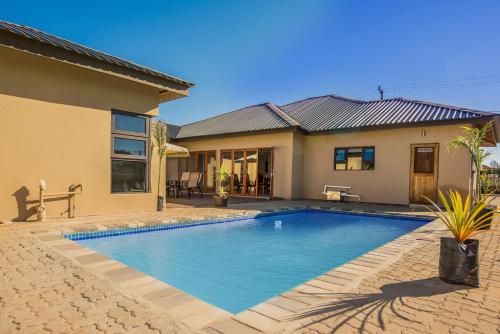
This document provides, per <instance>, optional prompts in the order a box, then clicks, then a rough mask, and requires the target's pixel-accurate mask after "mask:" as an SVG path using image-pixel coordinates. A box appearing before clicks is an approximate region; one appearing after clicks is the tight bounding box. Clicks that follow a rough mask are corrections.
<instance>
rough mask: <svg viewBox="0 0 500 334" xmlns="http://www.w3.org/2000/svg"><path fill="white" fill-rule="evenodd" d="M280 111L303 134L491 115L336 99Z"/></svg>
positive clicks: (311, 100)
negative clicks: (297, 123) (290, 118)
mask: <svg viewBox="0 0 500 334" xmlns="http://www.w3.org/2000/svg"><path fill="white" fill-rule="evenodd" d="M281 109H282V110H283V111H284V112H286V113H287V114H288V115H290V116H291V117H292V118H294V119H296V120H297V121H298V122H299V123H300V126H301V127H302V128H303V129H304V130H306V131H310V132H314V131H325V130H338V129H349V128H361V127H372V126H382V125H384V126H387V125H402V124H412V123H423V122H434V121H451V120H462V119H463V120H465V119H474V118H478V117H482V116H491V115H493V114H492V113H486V112H482V111H478V110H472V109H467V108H462V107H454V106H448V105H443V104H438V103H433V102H423V101H417V100H409V99H405V98H394V99H387V100H382V101H380V100H377V101H359V100H353V99H349V98H345V97H340V96H337V95H327V96H320V97H314V98H309V99H305V100H302V101H298V102H294V103H290V104H287V105H284V106H281Z"/></svg>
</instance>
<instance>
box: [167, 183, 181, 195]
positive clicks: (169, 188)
mask: <svg viewBox="0 0 500 334" xmlns="http://www.w3.org/2000/svg"><path fill="white" fill-rule="evenodd" d="M178 184H179V181H177V180H168V182H167V196H168V197H170V193H171V192H172V194H173V196H174V197H177V190H178Z"/></svg>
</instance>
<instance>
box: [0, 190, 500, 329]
mask: <svg viewBox="0 0 500 334" xmlns="http://www.w3.org/2000/svg"><path fill="white" fill-rule="evenodd" d="M210 201H211V198H209V199H203V200H198V199H189V200H186V199H179V200H178V201H175V202H174V203H172V202H170V201H169V203H168V205H167V209H166V211H164V212H161V213H156V212H153V213H142V214H127V215H116V216H96V217H85V218H77V219H75V220H68V219H61V220H49V221H48V222H47V223H26V224H19V223H17V224H0V245H1V246H0V277H1V278H2V284H1V287H0V328H2V330H3V331H5V332H7V333H15V332H22V333H30V332H36V333H40V332H52V333H62V332H72V333H75V332H77V333H93V332H95V333H97V332H99V333H100V332H105V333H122V332H131V333H132V332H133V333H148V332H151V333H188V332H199V331H200V330H198V329H195V328H193V327H192V326H190V323H189V322H188V323H186V321H185V320H184V321H180V320H178V319H177V318H176V313H172V309H173V308H172V307H171V305H170V306H164V307H163V308H162V307H158V306H156V305H155V304H154V303H152V302H150V301H149V300H148V299H147V298H138V297H136V296H134V295H133V294H131V293H129V292H127V290H126V289H125V288H124V287H126V286H127V285H128V286H132V287H134V289H136V290H137V289H138V285H137V284H139V283H135V284H136V285H134V282H133V279H130V277H129V278H127V277H123V274H121V275H122V277H120V273H117V274H116V275H111V276H109V278H103V277H100V276H98V275H95V274H94V273H93V272H92V271H91V270H89V269H88V266H83V265H81V264H79V263H77V262H76V261H72V260H70V259H68V258H67V257H65V256H62V255H61V254H59V253H58V252H55V251H53V249H52V248H50V247H47V246H46V244H47V239H48V240H49V241H48V242H50V235H51V234H52V235H53V232H54V231H61V230H65V231H92V230H98V229H106V228H116V227H129V226H140V225H153V224H158V223H165V222H175V221H177V220H185V219H197V218H200V217H220V216H229V215H235V214H241V213H242V212H247V213H251V212H255V211H260V210H272V209H283V208H293V207H297V206H322V207H336V208H337V207H342V208H343V209H350V210H363V211H377V212H380V211H383V212H399V213H410V212H412V211H411V210H410V209H409V208H408V207H405V206H386V205H374V204H364V203H344V204H332V205H330V204H328V203H326V202H321V201H259V200H246V199H243V200H236V199H235V200H234V201H232V203H231V204H230V206H229V207H228V208H225V209H215V208H211V207H209V206H210V205H211V203H210ZM412 213H413V212H412ZM420 214H425V212H420ZM427 226H428V227H429V228H428V229H427V230H426V232H425V233H424V232H421V233H420V234H417V235H416V236H415V237H412V238H411V239H412V240H411V242H412V244H411V245H409V244H406V245H405V243H404V242H400V246H398V248H399V249H395V248H394V247H393V246H391V247H390V248H387V247H386V248H384V249H382V250H378V253H379V254H373V255H371V260H366V259H365V260H364V261H365V262H364V266H363V265H362V266H361V267H365V269H366V268H370V269H369V275H366V277H363V278H362V279H361V280H360V281H359V282H356V284H354V285H349V284H347V283H346V282H350V281H352V277H353V276H355V275H356V274H357V273H358V272H359V271H361V270H362V269H360V263H362V262H359V261H358V262H357V264H349V265H347V266H342V267H344V268H345V269H340V270H337V271H335V272H336V273H335V274H327V275H326V276H321V277H323V278H321V277H320V278H318V279H316V280H313V281H311V282H308V283H307V284H306V285H308V287H307V289H305V290H302V291H296V290H293V291H290V292H287V293H285V294H283V295H281V296H279V297H276V298H273V299H271V300H270V301H268V302H267V303H265V304H259V305H258V306H256V307H254V308H252V309H250V310H248V311H245V312H242V313H240V314H238V315H236V316H228V317H227V318H225V319H221V320H220V321H215V322H213V323H210V324H209V325H208V326H205V327H204V328H203V329H202V331H203V332H206V333H260V332H298V333H332V332H335V333H379V332H388V333H495V332H497V331H498V328H499V326H500V318H499V314H500V298H499V297H498V296H499V295H500V280H499V279H498V277H499V274H500V267H499V266H498V263H499V258H498V254H499V250H500V249H499V244H500V241H499V240H500V238H499V236H500V229H499V227H498V225H496V226H495V227H494V230H493V231H492V233H489V234H485V235H482V236H480V237H479V238H480V239H481V280H482V286H481V287H480V288H478V289H473V288H467V287H463V286H456V285H447V284H444V283H442V282H441V281H440V280H439V279H437V278H436V275H437V259H438V251H439V237H440V236H441V235H443V234H445V233H446V232H445V231H444V230H443V229H442V226H441V225H440V224H436V223H435V222H434V223H431V224H429V225H427ZM47 233H48V234H47ZM44 239H45V241H44ZM408 240H409V239H408ZM67 251H71V250H67ZM75 251H76V250H75ZM389 258H390V260H381V259H389ZM114 270H115V271H116V269H114ZM110 271H111V270H110ZM335 275H336V276H335ZM325 277H326V278H325ZM325 279H328V281H326V280H325ZM342 281H344V283H341V282H342ZM127 282H129V283H127ZM167 300H168V297H164V300H163V305H169V304H168V303H166V302H167ZM180 303H181V305H180V307H181V308H184V309H186V307H187V308H189V305H191V304H189V302H186V303H187V304H185V306H184V307H183V306H182V303H183V302H182V301H180ZM177 310H179V306H177ZM183 319H186V318H183Z"/></svg>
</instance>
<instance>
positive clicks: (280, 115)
mask: <svg viewBox="0 0 500 334" xmlns="http://www.w3.org/2000/svg"><path fill="white" fill-rule="evenodd" d="M489 120H494V122H495V123H494V124H495V126H494V130H493V131H492V133H490V135H489V138H488V143H485V145H491V146H493V145H495V143H497V142H498V141H499V135H500V133H499V132H498V131H499V129H500V128H499V118H498V116H497V115H496V114H493V113H488V112H482V111H478V110H472V109H467V108H461V107H454V106H448V105H443V104H438V103H433V102H423V101H416V100H410V99H405V98H394V99H387V100H381V101H378V100H377V101H361V100H356V99H351V98H346V97H341V96H337V95H326V96H319V97H312V98H308V99H305V100H301V101H297V102H292V103H289V104H285V105H282V106H277V105H275V104H272V103H264V104H259V105H254V106H250V107H246V108H242V109H239V110H235V111H232V112H229V113H226V114H223V115H219V116H216V117H212V118H209V119H206V120H202V121H199V122H195V123H191V124H187V125H184V126H181V127H177V126H174V127H172V130H171V137H173V141H174V142H175V143H177V144H178V145H181V146H183V147H187V148H188V149H189V151H190V152H191V156H190V158H188V159H174V160H172V159H169V161H168V163H167V174H168V177H169V178H176V177H177V176H178V174H180V173H181V172H182V171H186V170H189V171H201V170H203V171H205V179H204V180H203V182H204V185H203V186H204V188H205V191H214V185H215V181H214V175H215V174H214V173H215V168H216V166H217V165H218V164H222V165H224V166H225V167H226V168H227V169H228V170H229V171H231V172H230V184H228V185H227V190H228V191H229V192H230V194H232V195H237V196H263V197H269V198H271V197H279V198H285V199H320V198H323V196H322V191H323V187H324V185H325V184H329V185H337V186H349V187H352V189H351V190H350V191H351V192H352V193H354V194H358V195H360V196H361V201H366V202H375V203H394V204H409V203H419V202H422V196H421V195H426V196H428V197H430V198H434V199H435V198H436V191H437V189H438V188H442V189H446V188H449V187H453V188H456V189H457V190H460V191H462V192H467V191H468V189H469V176H470V168H471V161H470V157H469V155H468V154H467V152H466V151H465V150H463V149H449V148H448V147H447V142H448V141H449V140H450V139H452V138H453V137H455V136H457V135H459V134H461V133H462V129H461V127H462V126H464V125H468V126H481V125H483V124H485V123H486V122H487V121H489Z"/></svg>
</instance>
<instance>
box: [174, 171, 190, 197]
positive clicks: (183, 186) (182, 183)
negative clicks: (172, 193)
mask: <svg viewBox="0 0 500 334" xmlns="http://www.w3.org/2000/svg"><path fill="white" fill-rule="evenodd" d="M190 175H191V172H182V175H181V179H180V180H179V182H178V184H177V191H178V192H179V193H180V194H182V191H183V190H186V193H187V195H189V190H188V188H187V184H188V181H189V176H190Z"/></svg>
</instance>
